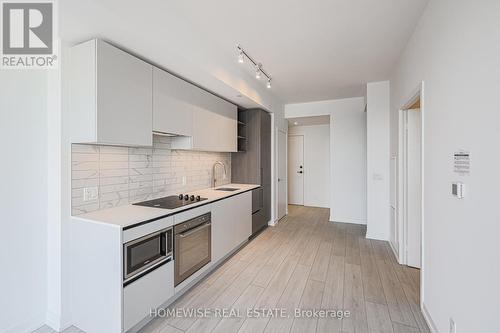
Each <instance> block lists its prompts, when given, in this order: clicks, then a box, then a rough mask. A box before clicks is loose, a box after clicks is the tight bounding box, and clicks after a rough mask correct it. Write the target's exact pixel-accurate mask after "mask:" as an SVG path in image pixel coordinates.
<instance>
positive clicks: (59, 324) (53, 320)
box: [45, 311, 72, 332]
mask: <svg viewBox="0 0 500 333" xmlns="http://www.w3.org/2000/svg"><path fill="white" fill-rule="evenodd" d="M45 324H46V325H47V326H49V327H50V328H52V329H53V330H55V331H56V332H62V331H64V330H65V329H67V328H69V327H71V326H72V324H71V322H70V320H68V318H66V320H64V318H61V316H59V315H58V314H56V313H54V312H52V311H47V314H46V316H45Z"/></svg>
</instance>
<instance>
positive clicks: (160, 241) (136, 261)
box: [123, 227, 173, 282]
mask: <svg viewBox="0 0 500 333" xmlns="http://www.w3.org/2000/svg"><path fill="white" fill-rule="evenodd" d="M172 233H173V229H172V227H170V228H167V229H163V230H160V231H157V232H153V233H151V234H149V235H146V236H143V237H141V238H138V239H134V240H132V241H130V242H127V243H125V244H123V280H124V281H125V282H127V281H130V280H131V279H134V278H135V277H138V276H142V274H141V273H142V272H146V271H147V270H148V269H149V268H150V267H152V266H155V265H157V264H160V263H162V262H165V261H168V260H170V259H172V250H173V234H172Z"/></svg>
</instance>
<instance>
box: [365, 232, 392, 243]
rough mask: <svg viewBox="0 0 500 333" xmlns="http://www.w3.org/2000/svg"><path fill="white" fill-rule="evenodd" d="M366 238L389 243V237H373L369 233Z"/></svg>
mask: <svg viewBox="0 0 500 333" xmlns="http://www.w3.org/2000/svg"><path fill="white" fill-rule="evenodd" d="M366 238H367V239H374V240H381V241H386V242H389V239H388V237H383V236H379V235H373V234H369V233H366ZM389 243H390V242H389Z"/></svg>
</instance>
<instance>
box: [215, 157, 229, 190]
mask: <svg viewBox="0 0 500 333" xmlns="http://www.w3.org/2000/svg"><path fill="white" fill-rule="evenodd" d="M217 164H218V165H222V167H223V168H224V178H226V176H227V172H226V165H225V164H224V163H223V162H221V161H217V162H215V163H214V166H213V167H212V179H213V182H214V186H213V187H215V184H216V183H217V179H216V178H215V169H216V168H215V167H216V166H217Z"/></svg>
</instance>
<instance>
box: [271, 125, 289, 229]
mask: <svg viewBox="0 0 500 333" xmlns="http://www.w3.org/2000/svg"><path fill="white" fill-rule="evenodd" d="M280 133H281V134H283V135H284V136H285V147H284V149H285V161H284V163H285V170H286V173H288V132H287V131H285V130H283V129H281V128H278V127H276V130H275V138H274V145H275V151H276V161H275V162H276V165H275V169H276V177H275V180H274V181H275V188H276V205H275V212H276V219H275V223H277V222H279V221H280V220H281V219H280V217H279V195H280V190H279V181H278V179H279V166H280V165H279V163H280V161H279V135H280ZM286 177H287V179H286V181H287V184H286V187H285V215H283V217H281V218H284V217H285V216H287V215H288V174H287V175H286Z"/></svg>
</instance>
